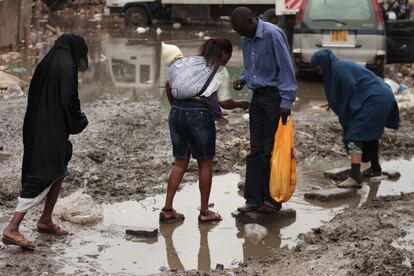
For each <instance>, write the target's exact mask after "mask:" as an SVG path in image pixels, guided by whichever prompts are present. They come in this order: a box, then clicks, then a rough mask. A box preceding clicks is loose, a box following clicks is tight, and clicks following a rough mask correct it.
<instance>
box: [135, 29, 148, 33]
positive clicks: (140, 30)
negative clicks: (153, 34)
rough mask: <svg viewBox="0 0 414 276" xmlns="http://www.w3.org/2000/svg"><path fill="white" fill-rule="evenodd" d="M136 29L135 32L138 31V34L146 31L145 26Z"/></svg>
mask: <svg viewBox="0 0 414 276" xmlns="http://www.w3.org/2000/svg"><path fill="white" fill-rule="evenodd" d="M136 31H137V33H139V34H143V33H145V32H147V29H145V28H143V27H138V28H137V30H136Z"/></svg>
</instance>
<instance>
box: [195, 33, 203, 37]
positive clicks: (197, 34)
mask: <svg viewBox="0 0 414 276" xmlns="http://www.w3.org/2000/svg"><path fill="white" fill-rule="evenodd" d="M196 36H198V37H199V38H203V37H204V33H203V32H198V33H196Z"/></svg>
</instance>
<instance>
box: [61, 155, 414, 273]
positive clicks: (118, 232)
mask: <svg viewBox="0 0 414 276" xmlns="http://www.w3.org/2000/svg"><path fill="white" fill-rule="evenodd" d="M413 163H414V160H412V161H406V160H398V161H390V162H384V165H383V167H384V169H396V170H398V171H400V172H401V175H402V176H401V178H400V179H399V180H398V181H396V182H392V181H387V180H384V181H382V182H381V183H380V184H369V185H364V188H363V189H361V190H360V191H358V194H357V196H356V197H355V198H353V199H351V200H342V201H336V202H333V203H320V202H309V201H305V200H304V198H303V194H304V193H305V192H306V191H309V190H311V189H315V188H323V187H326V186H327V185H329V184H330V183H329V180H327V179H324V178H322V177H321V173H319V172H318V173H316V172H313V173H307V172H304V171H302V170H300V169H299V171H298V173H299V175H298V179H299V183H298V187H297V191H296V193H295V194H294V196H293V198H292V199H291V200H290V201H289V202H288V203H286V204H285V205H284V208H293V209H295V210H296V217H290V218H284V219H275V217H272V216H268V217H261V218H259V220H258V223H260V224H261V225H262V226H264V227H266V228H267V230H268V234H267V235H266V237H265V238H264V239H263V240H261V241H255V240H252V239H250V238H248V237H246V235H245V231H244V223H245V222H242V221H240V220H236V219H234V218H233V217H232V215H231V212H233V211H234V210H235V209H236V208H237V207H238V206H240V205H242V204H243V203H244V200H243V198H242V196H241V193H240V192H239V190H238V188H237V183H238V182H239V180H240V177H239V175H236V174H229V175H224V176H217V177H215V178H214V180H213V189H212V194H211V202H212V203H214V207H213V208H212V209H214V210H217V211H219V212H220V213H221V214H222V216H223V217H224V220H223V221H222V222H220V223H218V224H216V225H214V224H213V225H205V224H203V225H199V224H198V222H197V215H198V210H197V208H198V206H199V191H198V185H196V184H192V185H186V186H185V187H183V188H182V190H180V191H179V192H178V193H177V195H176V199H175V205H174V207H175V208H176V209H177V210H179V211H180V212H182V213H184V214H185V216H186V219H185V221H184V222H183V223H177V224H161V225H160V224H159V222H158V214H159V211H160V208H161V207H162V206H163V203H164V195H158V196H154V197H149V198H146V199H145V200H142V201H139V202H136V201H127V202H120V203H116V204H110V205H104V219H103V221H102V222H101V223H100V224H98V225H96V226H92V227H82V228H80V229H78V230H79V232H78V233H77V234H76V236H73V238H71V239H70V241H68V243H67V245H68V246H67V247H66V250H65V253H64V256H63V258H62V259H63V260H64V262H65V263H66V266H65V268H64V269H63V270H62V271H61V272H65V273H76V272H80V271H91V269H92V270H93V271H97V272H104V273H116V272H120V271H122V272H125V273H134V274H149V273H156V272H159V271H160V270H165V269H171V270H175V269H179V270H183V269H186V270H188V269H199V270H204V271H208V270H210V269H211V268H215V267H216V265H217V264H223V265H224V266H225V267H234V266H237V265H238V264H239V263H240V262H241V261H243V260H246V259H247V258H249V257H253V256H254V257H262V256H268V255H271V254H273V252H274V250H275V249H277V248H280V247H282V246H289V247H291V246H294V245H295V244H296V238H297V236H298V235H299V234H300V233H304V232H307V231H309V230H310V229H312V228H315V227H318V226H320V225H322V223H323V222H325V221H328V220H330V219H331V218H332V217H333V216H334V215H335V214H337V213H338V212H340V211H341V210H342V209H343V208H344V207H357V206H359V205H360V204H362V203H364V202H366V201H367V200H370V199H373V198H375V197H376V196H380V195H390V194H399V193H400V192H413V191H414V185H413V184H414V182H413V181H414V180H413V179H414V172H413V171H412V168H413ZM129 227H149V228H153V227H155V228H157V227H159V231H160V234H159V235H158V237H157V238H152V239H138V238H134V237H132V236H128V235H126V234H125V230H126V229H127V228H129Z"/></svg>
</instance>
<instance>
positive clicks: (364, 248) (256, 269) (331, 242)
mask: <svg viewBox="0 0 414 276" xmlns="http://www.w3.org/2000/svg"><path fill="white" fill-rule="evenodd" d="M413 228H414V194H402V195H401V196H388V197H381V198H378V199H375V200H373V201H371V202H368V203H366V204H364V205H362V206H361V207H360V208H350V209H347V210H346V211H345V212H343V213H341V214H339V215H337V216H335V218H334V219H333V220H332V221H330V222H329V223H327V224H325V225H324V226H322V227H320V228H316V229H313V231H311V232H308V233H304V234H301V235H300V236H299V239H300V240H301V242H300V243H299V244H298V245H297V246H296V247H294V248H293V249H288V248H281V249H278V250H275V252H274V255H273V256H272V257H268V258H260V259H251V260H249V261H247V262H244V263H242V264H240V267H239V268H237V269H234V270H226V271H215V272H212V273H210V275H298V276H299V275H338V276H340V275H347V276H351V275H413V273H414V270H413V269H412V263H413V262H414V251H413V245H412V240H411V242H409V243H407V241H404V237H405V236H407V235H410V236H411V238H412V235H413ZM407 249H409V250H407ZM178 274H179V275H203V273H200V272H197V271H188V272H185V273H178Z"/></svg>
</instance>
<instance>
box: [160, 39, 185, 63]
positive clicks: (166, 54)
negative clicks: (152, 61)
mask: <svg viewBox="0 0 414 276" xmlns="http://www.w3.org/2000/svg"><path fill="white" fill-rule="evenodd" d="M181 58H184V55H183V53H182V52H181V50H180V49H179V48H178V47H177V46H175V45H172V44H166V43H164V42H163V43H162V44H161V59H162V62H163V63H164V65H165V66H170V65H171V64H172V63H173V62H174V61H176V60H177V59H181Z"/></svg>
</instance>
